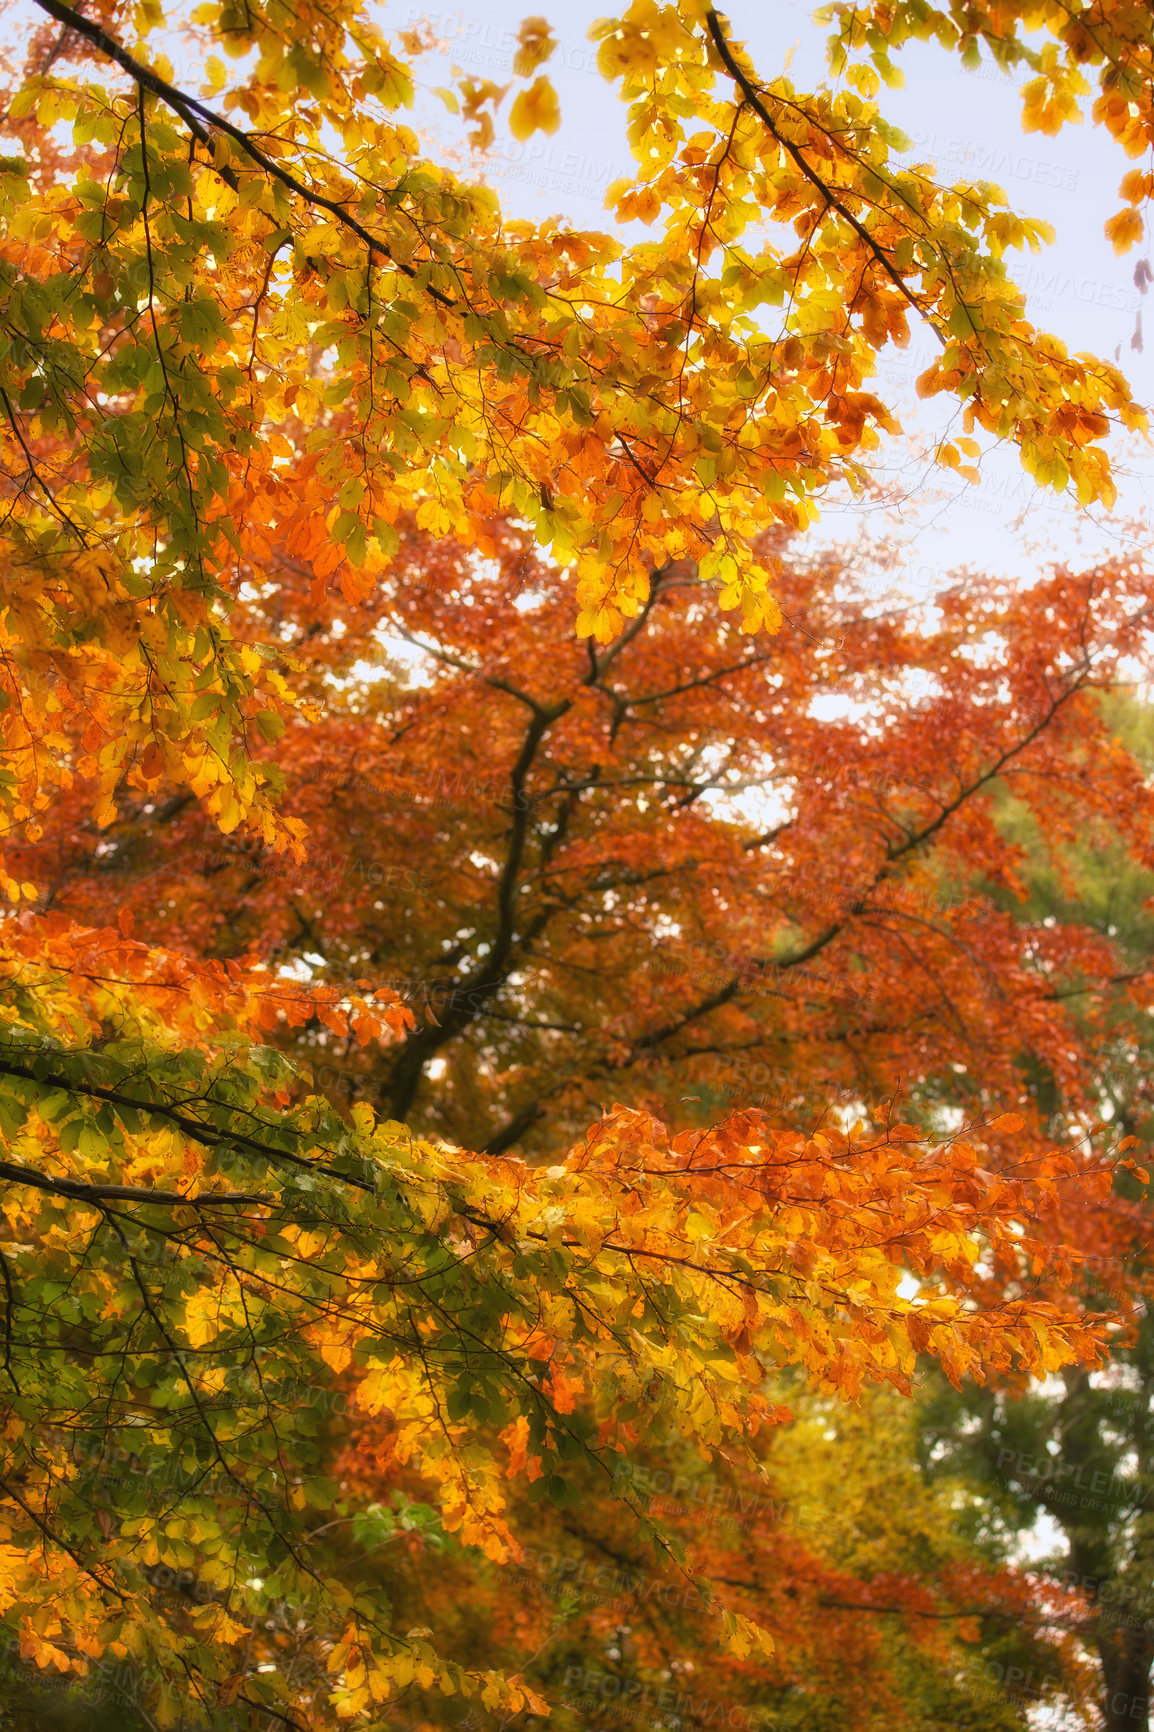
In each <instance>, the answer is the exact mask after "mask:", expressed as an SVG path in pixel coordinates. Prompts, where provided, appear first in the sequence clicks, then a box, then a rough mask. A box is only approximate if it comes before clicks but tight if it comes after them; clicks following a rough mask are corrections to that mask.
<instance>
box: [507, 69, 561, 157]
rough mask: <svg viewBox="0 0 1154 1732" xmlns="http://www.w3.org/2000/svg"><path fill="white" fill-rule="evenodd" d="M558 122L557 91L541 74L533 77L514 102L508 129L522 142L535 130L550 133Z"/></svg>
mask: <svg viewBox="0 0 1154 1732" xmlns="http://www.w3.org/2000/svg"><path fill="white" fill-rule="evenodd" d="M560 124H561V104H560V103H559V102H558V100H557V92H556V91H555V90H554V88H553V86H552V84H551V83H550V82H549V80H548V79H547V78H546V77H545V76H544V74H542V76H541V77H540V78H536V79H534V81H533V83H532V84H531V85H530V86H529V88H528V90H523V91H522V92H521V94H520V96H518V98H517V100H516V101H515V102H514V104H513V107H512V110H511V112H510V114H509V127H510V130H511V131H512V134H513V137H514V138H518V139H520V140H522V142H523V141H524V140H525V139H527V138H530V137H531V136H532V135H533V133H535V132H547V133H550V134H552V133H554V132H556V130H557V128H558V127H559V126H560Z"/></svg>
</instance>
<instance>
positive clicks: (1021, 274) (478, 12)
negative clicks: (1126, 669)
mask: <svg viewBox="0 0 1154 1732" xmlns="http://www.w3.org/2000/svg"><path fill="white" fill-rule="evenodd" d="M536 4H537V6H538V7H539V8H540V10H541V12H542V13H543V14H544V16H546V17H547V18H548V19H549V22H550V23H551V24H552V26H553V29H554V33H555V34H556V36H557V38H558V48H557V51H556V53H555V54H554V56H553V58H552V60H551V61H550V62H549V65H548V67H547V70H548V72H549V73H550V75H551V77H552V79H553V82H554V85H555V86H556V89H557V92H558V95H559V97H560V99H561V113H562V122H561V127H560V130H559V131H558V132H557V133H556V134H555V135H554V136H553V137H552V138H546V137H545V136H544V135H543V134H540V133H537V134H535V135H534V136H533V138H531V139H530V140H529V141H528V142H527V143H525V144H519V143H517V142H516V141H515V140H514V139H513V138H512V137H511V135H510V134H509V132H508V130H507V128H505V127H503V126H502V124H501V121H500V119H499V120H498V127H497V139H496V143H495V145H494V148H493V150H492V152H491V153H490V155H489V156H488V158H487V159H486V161H485V164H484V169H483V177H484V178H485V179H487V180H488V181H489V182H490V183H491V184H492V185H493V186H494V187H495V188H496V189H497V190H498V191H499V192H500V195H501V199H502V204H503V206H504V208H505V209H506V210H507V211H508V212H509V214H510V215H514V216H519V217H526V218H533V219H536V220H540V219H541V218H544V217H547V216H553V215H559V216H562V217H565V218H567V219H568V220H569V221H571V222H573V223H574V224H576V225H578V226H580V227H587V228H597V229H602V230H605V229H611V228H612V226H613V224H612V221H611V218H610V216H609V214H608V213H607V212H606V211H605V209H604V199H605V190H606V187H607V186H608V185H609V183H610V182H611V181H613V180H616V179H618V178H620V177H621V176H624V175H627V174H629V173H630V172H631V158H630V153H629V148H628V144H627V141H626V136H625V108H624V106H623V105H622V104H621V103H620V102H619V100H618V99H617V96H616V94H615V92H614V90H613V88H612V86H610V85H609V84H608V83H607V82H606V81H605V80H604V79H603V78H602V77H601V75H600V74H599V72H598V71H597V65H596V49H595V46H594V44H593V43H591V42H590V41H589V39H588V34H587V33H588V30H589V27H590V25H591V24H592V23H593V22H594V21H595V19H596V18H597V17H599V16H600V15H601V6H599V5H596V4H591V3H590V0H567V4H565V5H564V6H563V7H561V6H553V7H552V8H550V5H549V0H536ZM526 10H527V0H483V3H481V4H475V3H474V4H470V3H468V0H466V3H465V4H463V5H460V6H454V7H452V8H451V9H450V8H448V7H446V8H445V9H444V10H441V11H437V10H436V9H435V8H430V7H427V6H425V5H424V4H423V3H422V0H388V3H387V4H386V5H385V7H384V10H383V21H384V24H385V27H386V28H388V29H402V28H406V27H412V26H413V25H414V24H417V23H419V22H422V21H424V22H425V23H427V24H429V25H430V26H431V27H432V28H433V30H434V31H435V33H436V35H437V36H438V38H439V39H440V41H441V42H442V43H443V44H444V46H445V52H444V54H443V55H432V56H429V57H426V58H425V59H423V60H421V61H419V62H418V68H419V70H420V72H421V74H422V78H423V82H425V84H426V86H427V88H431V87H432V86H435V85H437V84H447V83H448V82H449V76H448V75H449V74H450V71H451V68H452V67H454V66H455V67H457V68H459V70H460V71H462V72H464V73H466V74H471V75H472V76H474V77H485V78H492V79H494V80H496V81H497V82H499V83H503V82H505V81H507V80H509V79H510V78H511V77H512V56H513V48H514V40H513V38H514V33H515V31H516V28H517V25H518V24H519V23H520V21H521V19H522V18H523V17H524V16H525V14H526ZM727 12H728V17H729V21H730V27H731V31H732V34H733V35H735V36H736V37H738V38H739V39H741V40H744V41H745V43H746V44H747V46H748V47H749V49H750V51H751V53H752V56H753V60H754V64H755V65H756V66H757V67H758V69H759V71H760V72H761V74H762V76H763V77H764V78H765V79H767V80H768V79H770V78H773V77H776V76H778V75H780V74H781V72H782V71H783V70H784V68H785V66H786V62H787V57H789V56H790V54H791V52H792V60H791V61H790V63H789V76H790V77H791V78H792V80H793V82H794V84H795V86H796V87H797V88H799V89H807V88H809V89H812V88H814V87H815V85H816V84H817V83H818V82H819V81H820V80H822V79H823V78H825V77H826V76H827V74H826V71H825V58H824V43H825V36H826V32H825V31H824V30H823V29H822V28H821V27H819V26H818V25H816V24H815V23H814V22H813V18H812V12H811V8H810V7H809V6H808V5H806V4H805V3H804V0H773V4H772V5H767V4H766V3H765V0H729V4H728V7H727ZM899 63H900V65H901V67H902V69H903V71H904V72H905V78H906V82H905V87H904V89H902V90H898V91H893V90H885V89H883V90H882V92H881V96H880V98H879V101H880V104H881V106H882V108H883V111H884V112H885V114H886V116H887V118H889V119H890V120H891V121H893V122H894V123H895V124H897V125H898V126H900V127H901V128H902V129H903V130H904V131H905V132H906V133H907V135H908V136H909V138H910V140H911V145H912V151H911V160H915V161H919V162H927V161H928V162H934V163H936V164H937V166H938V170H939V173H940V176H941V177H942V178H943V179H949V178H967V179H983V180H990V181H993V182H995V183H996V184H997V185H999V186H1001V187H1002V188H1003V190H1004V191H1005V193H1006V194H1007V197H1008V199H1009V202H1010V203H1011V204H1012V205H1013V206H1014V207H1015V208H1016V209H1018V210H1019V211H1020V212H1021V213H1022V214H1023V215H1027V216H1033V217H1042V218H1045V219H1046V220H1047V221H1048V222H1050V223H1052V224H1053V227H1054V229H1055V231H1056V240H1055V243H1054V244H1053V245H1052V246H1050V247H1048V248H1045V249H1043V251H1042V252H1041V253H1040V254H1037V255H1032V254H1029V253H1026V254H1023V255H1011V273H1012V274H1014V275H1015V278H1016V280H1017V282H1018V284H1019V286H1020V287H1021V288H1023V289H1024V290H1025V291H1026V294H1027V297H1028V298H1027V309H1026V310H1027V314H1028V315H1029V317H1030V318H1031V319H1032V320H1033V321H1034V323H1035V324H1037V325H1038V326H1040V327H1041V328H1042V329H1045V330H1050V331H1052V332H1054V333H1055V334H1056V335H1057V336H1059V337H1060V338H1061V339H1062V340H1063V341H1064V342H1065V343H1066V344H1067V345H1068V347H1069V348H1070V349H1071V350H1073V351H1083V350H1090V351H1092V352H1093V353H1095V354H1098V355H1102V356H1104V357H1105V358H1107V359H1111V360H1117V361H1118V362H1120V363H1121V365H1122V368H1123V371H1124V372H1125V373H1126V375H1127V377H1128V378H1129V379H1130V381H1131V384H1132V387H1133V389H1134V391H1135V393H1136V395H1137V396H1138V398H1139V400H1140V401H1142V402H1149V401H1150V400H1151V398H1152V397H1154V302H1152V304H1151V306H1150V307H1148V308H1146V312H1147V322H1148V324H1150V326H1151V329H1150V339H1151V340H1150V345H1149V349H1148V351H1147V352H1145V353H1143V352H1141V351H1139V350H1138V349H1135V348H1132V346H1131V344H1132V339H1133V337H1134V334H1135V329H1136V326H1137V324H1138V321H1139V317H1140V313H1141V311H1142V310H1143V306H1144V301H1143V297H1142V296H1141V295H1140V294H1139V292H1138V289H1137V288H1136V286H1135V282H1134V269H1135V264H1136V263H1137V261H1138V260H1139V259H1140V258H1141V257H1142V256H1143V248H1142V247H1139V248H1138V249H1136V250H1135V251H1132V252H1130V253H1128V254H1125V255H1123V256H1122V257H1116V256H1115V254H1114V251H1113V248H1112V246H1111V244H1110V242H1109V241H1107V239H1106V238H1105V235H1104V234H1103V224H1104V222H1105V221H1106V218H1107V217H1108V216H1110V215H1112V214H1113V212H1114V211H1115V210H1116V209H1117V208H1118V205H1119V203H1120V201H1119V199H1118V198H1117V186H1118V182H1119V180H1120V179H1121V177H1122V174H1123V173H1124V172H1125V170H1126V168H1127V167H1129V166H1130V165H1129V164H1128V163H1127V161H1126V159H1125V158H1124V157H1123V155H1122V153H1121V151H1120V150H1119V149H1118V148H1117V146H1115V145H1114V144H1113V143H1112V142H1111V141H1110V140H1109V139H1108V138H1107V137H1106V136H1105V134H1104V133H1103V132H1101V130H1100V129H1098V128H1095V127H1094V126H1093V125H1092V124H1090V123H1089V122H1087V123H1086V124H1084V125H1082V126H1072V127H1067V128H1066V129H1065V130H1064V131H1063V132H1062V133H1060V134H1059V135H1058V137H1057V138H1046V137H1043V136H1042V135H1041V134H1037V133H1035V134H1026V133H1023V131H1022V129H1021V122H1020V98H1019V96H1018V94H1017V89H1016V81H1015V80H1014V79H1011V78H1009V77H1007V76H1006V75H1005V74H1003V73H1001V72H999V71H998V70H997V69H996V68H995V67H993V66H992V65H984V66H983V67H982V68H981V69H980V70H979V71H977V72H974V73H969V72H966V70H965V69H964V68H963V67H962V65H961V63H960V61H958V60H957V59H956V57H954V56H951V55H948V54H946V53H944V52H943V51H942V50H941V49H938V48H935V47H932V46H929V45H921V44H918V45H911V46H910V47H908V48H907V49H905V50H903V52H902V54H901V56H900V61H899ZM507 106H508V105H507V104H506V109H507ZM419 115H420V119H421V120H427V121H430V122H431V123H432V124H434V125H435V127H436V129H437V131H438V132H439V134H440V135H441V137H442V138H443V139H444V140H445V141H446V142H448V143H450V144H451V143H452V142H454V138H455V141H456V142H457V143H458V144H459V143H460V142H461V140H462V139H463V132H462V131H461V130H460V129H459V126H458V123H454V122H453V121H452V120H451V119H450V118H449V116H448V115H447V114H446V113H445V111H444V109H443V108H441V107H440V105H439V104H438V103H436V101H435V99H431V98H430V99H428V102H427V104H426V103H425V102H422V103H421V104H420V108H419ZM434 115H435V119H434V118H433V117H434ZM461 166H462V168H464V167H465V162H464V161H463V162H462V164H461ZM474 172H475V170H474ZM1015 258H1016V259H1017V260H1018V261H1019V262H1018V266H1017V270H1016V271H1015V270H1014V260H1015ZM935 349H936V346H935V345H934V343H933V339H932V338H931V337H930V336H929V334H928V333H926V332H924V331H923V332H915V333H914V334H913V336H912V340H911V343H910V347H909V348H908V349H907V350H905V351H898V350H893V351H891V354H890V356H889V357H888V358H887V359H886V360H885V362H884V363H883V365H882V367H881V369H880V371H879V384H880V386H881V387H882V389H881V395H882V396H883V398H884V399H885V400H886V401H887V402H889V403H891V405H892V406H894V407H895V409H896V410H897V412H898V415H899V418H900V420H901V421H902V425H903V428H904V429H905V430H906V436H905V437H903V438H902V439H899V440H885V441H884V445H883V450H882V452H881V453H880V454H879V461H878V463H877V476H878V480H879V483H880V484H881V487H882V489H883V496H882V497H873V498H870V499H867V500H865V501H853V500H851V499H849V498H847V497H838V496H828V497H827V499H826V501H825V505H824V509H823V515H822V521H821V523H820V524H819V526H818V527H817V529H816V530H815V531H814V532H813V538H814V539H815V540H817V541H821V542H826V543H829V542H842V541H847V540H849V541H853V540H856V539H858V538H859V537H863V536H864V537H868V538H870V539H871V540H875V541H876V540H889V541H892V542H893V543H894V544H895V545H896V546H897V547H898V549H899V550H900V578H899V582H900V587H901V589H902V590H903V592H904V593H907V594H909V595H911V596H913V595H927V596H928V595H930V594H932V593H933V591H934V590H935V589H937V588H939V587H940V586H941V585H942V584H943V582H944V581H945V580H946V579H947V578H948V577H949V575H950V574H951V573H952V572H954V571H956V570H957V569H958V568H963V567H969V568H972V569H974V570H985V571H994V572H999V573H1002V574H1005V575H1012V576H1016V577H1019V578H1022V579H1025V578H1028V577H1029V575H1030V574H1031V573H1032V572H1038V571H1040V570H1044V569H1045V568H1046V566H1047V565H1048V564H1050V563H1052V562H1053V561H1055V560H1058V561H1063V560H1064V561H1069V562H1070V563H1071V564H1073V565H1075V566H1077V565H1080V564H1084V563H1089V562H1090V561H1092V560H1093V559H1094V558H1096V557H1100V556H1101V555H1103V554H1105V553H1109V552H1111V551H1114V552H1118V551H1126V550H1127V549H1130V548H1133V546H1134V544H1135V541H1136V539H1141V538H1144V536H1145V533H1146V530H1145V521H1144V520H1145V513H1146V505H1147V500H1148V499H1150V498H1151V497H1152V487H1154V454H1152V452H1151V449H1150V447H1149V445H1148V444H1147V442H1146V441H1144V440H1142V441H1138V440H1135V439H1133V438H1129V439H1127V441H1126V443H1125V444H1123V443H1121V442H1118V443H1117V444H1116V446H1115V448H1114V451H1113V454H1114V456H1115V459H1116V462H1117V464H1118V468H1119V482H1120V487H1119V500H1118V504H1117V506H1116V507H1115V509H1114V511H1113V512H1112V513H1107V512H1105V511H1103V510H1102V509H1101V508H1098V509H1095V510H1094V511H1093V512H1090V513H1087V512H1084V511H1081V510H1079V508H1078V507H1077V506H1076V505H1075V504H1074V503H1072V502H1070V501H1067V500H1066V499H1064V498H1059V497H1058V496H1056V495H1055V494H1053V493H1052V492H1048V491H1047V492H1044V493H1043V492H1042V491H1041V490H1040V489H1038V488H1037V487H1036V486H1035V484H1034V482H1033V481H1032V480H1031V478H1030V477H1029V476H1027V475H1026V473H1025V471H1024V470H1023V469H1022V468H1021V466H1020V463H1019V461H1018V458H1017V454H1016V452H1013V451H1010V450H1006V449H995V450H993V451H991V452H989V453H988V454H987V455H986V457H985V458H984V459H983V463H982V480H981V481H980V482H979V483H977V484H969V483H966V482H964V481H962V480H961V479H960V478H959V477H958V476H956V475H954V474H952V473H949V472H947V471H944V470H942V469H940V468H937V467H936V466H934V465H933V464H932V463H930V462H929V461H928V460H927V456H926V448H927V446H928V444H929V442H930V440H931V438H933V437H934V436H935V435H938V434H940V433H941V432H942V431H943V430H944V427H945V423H946V417H947V416H948V414H949V413H950V406H949V405H946V406H943V403H942V401H941V400H939V401H938V402H937V403H929V404H922V403H920V402H919V401H918V399H917V397H916V394H915V391H914V380H915V379H916V377H917V374H918V373H919V372H921V371H922V370H923V369H924V368H925V367H926V366H927V365H928V364H929V362H930V360H931V358H932V355H933V353H934V352H935Z"/></svg>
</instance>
